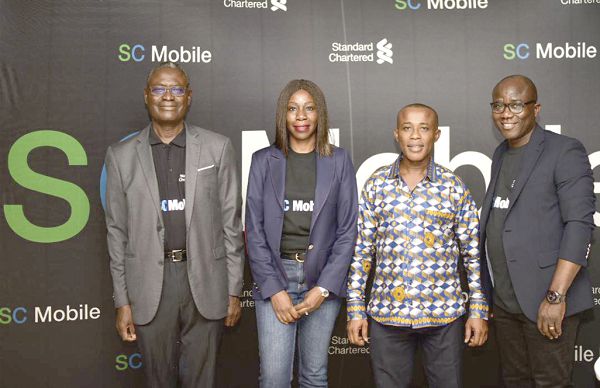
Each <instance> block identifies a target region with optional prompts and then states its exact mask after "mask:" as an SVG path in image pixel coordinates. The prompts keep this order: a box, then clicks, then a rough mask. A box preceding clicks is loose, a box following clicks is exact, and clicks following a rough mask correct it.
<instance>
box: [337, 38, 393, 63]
mask: <svg viewBox="0 0 600 388" xmlns="http://www.w3.org/2000/svg"><path fill="white" fill-rule="evenodd" d="M375 55H377V60H375ZM393 55H394V52H393V51H392V43H391V42H389V41H388V40H387V39H386V38H384V39H381V40H380V41H379V42H377V43H373V42H369V43H360V42H356V43H351V44H348V43H341V42H333V43H332V44H331V53H330V54H329V62H332V63H335V62H375V61H376V62H377V63H378V64H380V65H381V64H383V63H389V64H393V63H394V59H393V58H392V57H393Z"/></svg>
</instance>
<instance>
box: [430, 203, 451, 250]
mask: <svg viewBox="0 0 600 388" xmlns="http://www.w3.org/2000/svg"><path fill="white" fill-rule="evenodd" d="M453 224H454V214H453V213H450V212H445V211H439V210H426V211H425V220H424V225H423V226H424V228H423V235H424V236H423V242H424V244H425V246H426V247H428V248H436V249H437V248H441V247H443V246H444V245H445V244H446V243H448V242H450V241H452V225H453Z"/></svg>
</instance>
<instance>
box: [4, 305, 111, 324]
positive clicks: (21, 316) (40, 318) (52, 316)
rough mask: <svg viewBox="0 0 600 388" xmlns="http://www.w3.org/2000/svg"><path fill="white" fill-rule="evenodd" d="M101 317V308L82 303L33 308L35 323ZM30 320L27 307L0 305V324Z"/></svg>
mask: <svg viewBox="0 0 600 388" xmlns="http://www.w3.org/2000/svg"><path fill="white" fill-rule="evenodd" d="M98 318H100V308H98V307H90V306H88V305H87V304H80V305H79V307H71V306H70V305H67V306H66V307H65V308H63V309H60V308H54V307H52V306H46V307H39V306H36V307H34V308H33V322H34V323H52V322H73V321H87V320H90V319H92V320H93V319H98ZM29 320H30V316H29V310H28V309H27V308H26V307H23V306H18V307H12V308H11V307H0V325H8V324H10V323H15V324H17V325H22V324H24V323H26V322H28V321H29Z"/></svg>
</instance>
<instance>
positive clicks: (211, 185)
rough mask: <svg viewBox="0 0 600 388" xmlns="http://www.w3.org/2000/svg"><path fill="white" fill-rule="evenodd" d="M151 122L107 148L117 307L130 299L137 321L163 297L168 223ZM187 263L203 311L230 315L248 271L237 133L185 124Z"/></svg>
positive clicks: (211, 315)
mask: <svg viewBox="0 0 600 388" xmlns="http://www.w3.org/2000/svg"><path fill="white" fill-rule="evenodd" d="M150 130H151V126H148V127H146V128H145V129H144V130H142V131H141V132H140V133H139V134H138V135H135V136H133V137H132V138H130V139H127V140H125V141H123V142H120V143H116V144H113V145H111V146H110V147H109V148H108V151H107V153H106V178H107V180H106V226H107V229H108V251H109V254H110V270H111V274H112V279H113V290H114V295H113V297H114V300H115V307H121V306H124V305H127V304H129V305H131V308H132V311H133V320H134V323H135V324H138V325H143V324H146V323H148V322H150V321H151V320H152V318H154V315H155V314H156V311H157V309H158V304H159V302H160V297H161V291H162V283H163V266H164V224H163V219H162V213H161V209H160V203H159V201H160V198H159V191H158V182H157V179H156V172H155V169H154V162H153V159H152V150H151V148H150V143H149V137H148V135H149V131H150ZM186 131H187V132H186V155H185V159H186V160H185V175H186V182H185V199H186V206H185V220H186V230H187V243H186V249H187V257H188V260H187V268H188V278H189V282H190V287H191V290H192V296H193V298H194V301H195V303H196V306H197V308H198V311H199V312H200V313H201V314H202V315H203V316H204V317H205V318H208V319H220V318H223V317H225V316H226V315H227V306H228V299H229V298H228V295H236V296H237V295H239V294H240V292H241V288H242V277H243V265H244V261H243V257H242V249H243V238H242V226H241V218H240V216H241V211H240V210H241V196H240V190H239V179H238V174H237V169H236V162H235V156H234V150H233V147H232V145H231V141H230V140H229V139H228V138H227V137H225V136H222V135H219V134H216V133H214V132H211V131H207V130H205V129H202V128H199V127H195V126H192V125H187V124H186Z"/></svg>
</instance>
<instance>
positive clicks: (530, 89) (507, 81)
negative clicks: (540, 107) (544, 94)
mask: <svg viewBox="0 0 600 388" xmlns="http://www.w3.org/2000/svg"><path fill="white" fill-rule="evenodd" d="M506 85H515V86H517V87H518V88H519V89H520V91H522V92H523V93H524V95H525V96H527V99H528V100H533V101H537V97H538V96H537V88H536V87H535V84H534V83H533V81H532V80H531V79H529V78H528V77H525V76H524V75H521V74H513V75H509V76H508V77H504V78H502V79H501V80H500V82H498V83H497V84H496V86H494V89H493V90H492V97H493V96H496V95H497V94H498V92H499V91H500V90H501V89H503V88H504V87H505V86H506Z"/></svg>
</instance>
